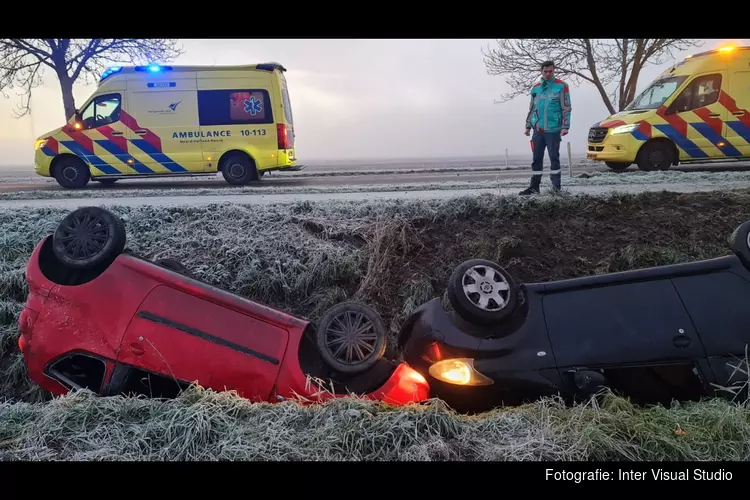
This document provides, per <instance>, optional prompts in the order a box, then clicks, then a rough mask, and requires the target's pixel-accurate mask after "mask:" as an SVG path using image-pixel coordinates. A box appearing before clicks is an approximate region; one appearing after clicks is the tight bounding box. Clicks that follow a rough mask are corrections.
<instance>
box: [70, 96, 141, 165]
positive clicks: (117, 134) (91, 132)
mask: <svg viewBox="0 0 750 500" xmlns="http://www.w3.org/2000/svg"><path fill="white" fill-rule="evenodd" d="M124 105H125V96H124V95H123V93H121V92H111V93H107V94H101V95H97V96H95V97H94V98H93V99H91V100H90V101H89V103H88V104H87V105H86V106H85V107H84V108H83V109H82V110H81V125H82V126H81V128H80V129H78V128H76V127H66V128H65V130H66V133H67V134H68V136H69V137H70V140H69V141H61V143H62V144H63V145H64V146H65V147H67V148H68V149H69V150H71V151H72V152H74V153H75V154H76V155H78V156H79V157H80V158H81V159H83V160H84V161H86V162H87V163H89V164H90V165H91V167H92V169H91V175H92V176H94V177H99V176H106V175H124V174H128V173H133V168H132V167H131V166H130V165H129V163H128V159H129V158H130V154H129V151H128V140H127V136H128V131H127V127H126V126H125V124H124V123H123V121H122V112H123V108H124Z"/></svg>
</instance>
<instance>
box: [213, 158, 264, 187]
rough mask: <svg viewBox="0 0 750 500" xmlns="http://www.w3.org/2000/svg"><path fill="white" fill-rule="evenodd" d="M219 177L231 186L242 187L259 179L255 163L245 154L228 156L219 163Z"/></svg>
mask: <svg viewBox="0 0 750 500" xmlns="http://www.w3.org/2000/svg"><path fill="white" fill-rule="evenodd" d="M221 175H223V176H224V180H225V181H227V182H228V183H229V184H232V185H236V186H237V185H244V184H248V183H249V182H252V181H257V180H258V179H260V176H259V175H258V169H257V168H256V166H255V162H254V161H253V160H252V159H251V158H250V157H249V156H248V155H246V154H245V153H240V152H235V153H230V154H228V155H227V156H226V157H225V158H224V160H222V162H221Z"/></svg>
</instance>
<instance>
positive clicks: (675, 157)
mask: <svg viewBox="0 0 750 500" xmlns="http://www.w3.org/2000/svg"><path fill="white" fill-rule="evenodd" d="M657 142H658V143H663V144H666V145H667V146H668V147H669V150H670V151H671V152H672V165H673V166H677V165H678V164H679V163H680V150H679V149H677V144H675V142H674V141H673V140H672V139H670V138H669V137H652V138H650V139H649V140H647V141H646V142H644V143H643V144H641V145H640V147H639V148H638V153H636V155H635V159H634V160H635V163H638V161H639V160H640V158H641V153H642V152H643V148H644V147H646V145H647V144H654V143H657Z"/></svg>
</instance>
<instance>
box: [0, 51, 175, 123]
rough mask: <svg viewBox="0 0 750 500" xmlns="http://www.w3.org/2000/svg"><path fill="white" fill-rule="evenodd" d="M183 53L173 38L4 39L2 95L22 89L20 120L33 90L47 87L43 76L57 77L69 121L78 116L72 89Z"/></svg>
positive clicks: (0, 64) (0, 72)
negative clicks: (110, 71)
mask: <svg viewBox="0 0 750 500" xmlns="http://www.w3.org/2000/svg"><path fill="white" fill-rule="evenodd" d="M182 53H183V50H182V49H181V48H179V47H178V46H177V41H176V40H175V39H170V38H152V39H138V38H112V39H101V38H94V39H69V38H31V39H15V38H14V39H11V38H2V39H0V91H2V92H3V95H5V97H8V95H7V94H6V92H5V91H6V90H7V89H10V88H20V89H22V93H21V94H20V95H21V96H22V103H21V104H20V105H19V109H18V110H17V111H16V116H17V117H19V118H20V117H21V116H24V115H26V114H27V113H29V112H30V109H29V102H30V100H31V92H32V89H33V88H35V87H37V86H39V85H41V84H42V82H43V73H44V70H45V69H47V68H49V69H51V70H52V71H54V72H55V74H56V75H57V79H58V80H59V82H60V90H61V91H62V98H63V106H64V107H65V120H66V121H67V120H68V119H69V118H70V117H71V116H73V115H74V114H75V109H76V105H75V99H74V98H73V84H74V83H75V82H76V81H78V79H79V78H82V79H83V81H84V82H86V83H90V82H91V80H90V79H91V78H98V77H99V75H101V73H102V71H104V69H106V67H107V66H110V65H117V64H146V63H150V62H154V63H155V62H159V63H162V62H169V61H171V60H172V59H174V58H175V57H177V56H179V55H180V54H182Z"/></svg>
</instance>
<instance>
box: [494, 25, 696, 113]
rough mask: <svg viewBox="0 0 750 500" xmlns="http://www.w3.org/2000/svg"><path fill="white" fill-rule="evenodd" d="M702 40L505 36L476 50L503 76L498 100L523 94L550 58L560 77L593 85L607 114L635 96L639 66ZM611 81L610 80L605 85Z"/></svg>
mask: <svg viewBox="0 0 750 500" xmlns="http://www.w3.org/2000/svg"><path fill="white" fill-rule="evenodd" d="M702 43H703V42H701V41H698V40H692V39H683V38H615V39H591V38H565V39H553V38H540V39H505V40H498V41H497V47H495V48H489V47H488V48H487V51H484V50H483V51H482V53H483V55H484V63H485V66H486V67H487V72H488V73H489V74H490V75H500V76H505V82H506V83H507V84H508V85H509V86H510V88H511V90H510V91H509V92H507V93H506V94H504V95H503V96H502V98H501V99H500V101H499V102H506V101H508V100H510V99H513V98H514V97H517V96H519V95H522V94H528V92H529V89H530V88H531V86H532V85H533V84H534V82H535V81H536V80H537V79H538V78H539V75H540V71H541V64H542V62H544V61H547V60H551V61H554V62H555V72H556V73H557V74H558V75H559V76H560V77H561V78H563V79H566V80H568V81H570V82H571V83H573V84H574V85H579V84H580V83H581V82H588V83H590V84H592V85H594V87H596V89H597V90H598V91H599V95H600V96H601V98H602V101H603V102H604V105H605V106H606V107H607V109H608V110H609V112H610V114H614V113H615V112H616V111H615V110H616V109H617V110H619V111H622V110H623V109H625V107H626V106H627V105H628V104H630V103H631V102H632V101H633V99H635V97H636V94H635V92H636V88H637V87H638V77H639V76H640V74H641V71H642V70H643V68H644V67H646V66H647V65H649V64H656V65H659V64H663V63H665V62H666V61H667V60H669V59H670V58H671V59H674V52H675V51H681V50H685V49H687V48H689V47H698V46H700V45H702ZM613 83H616V85H614V86H613V87H614V88H610V85H611V84H613Z"/></svg>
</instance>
